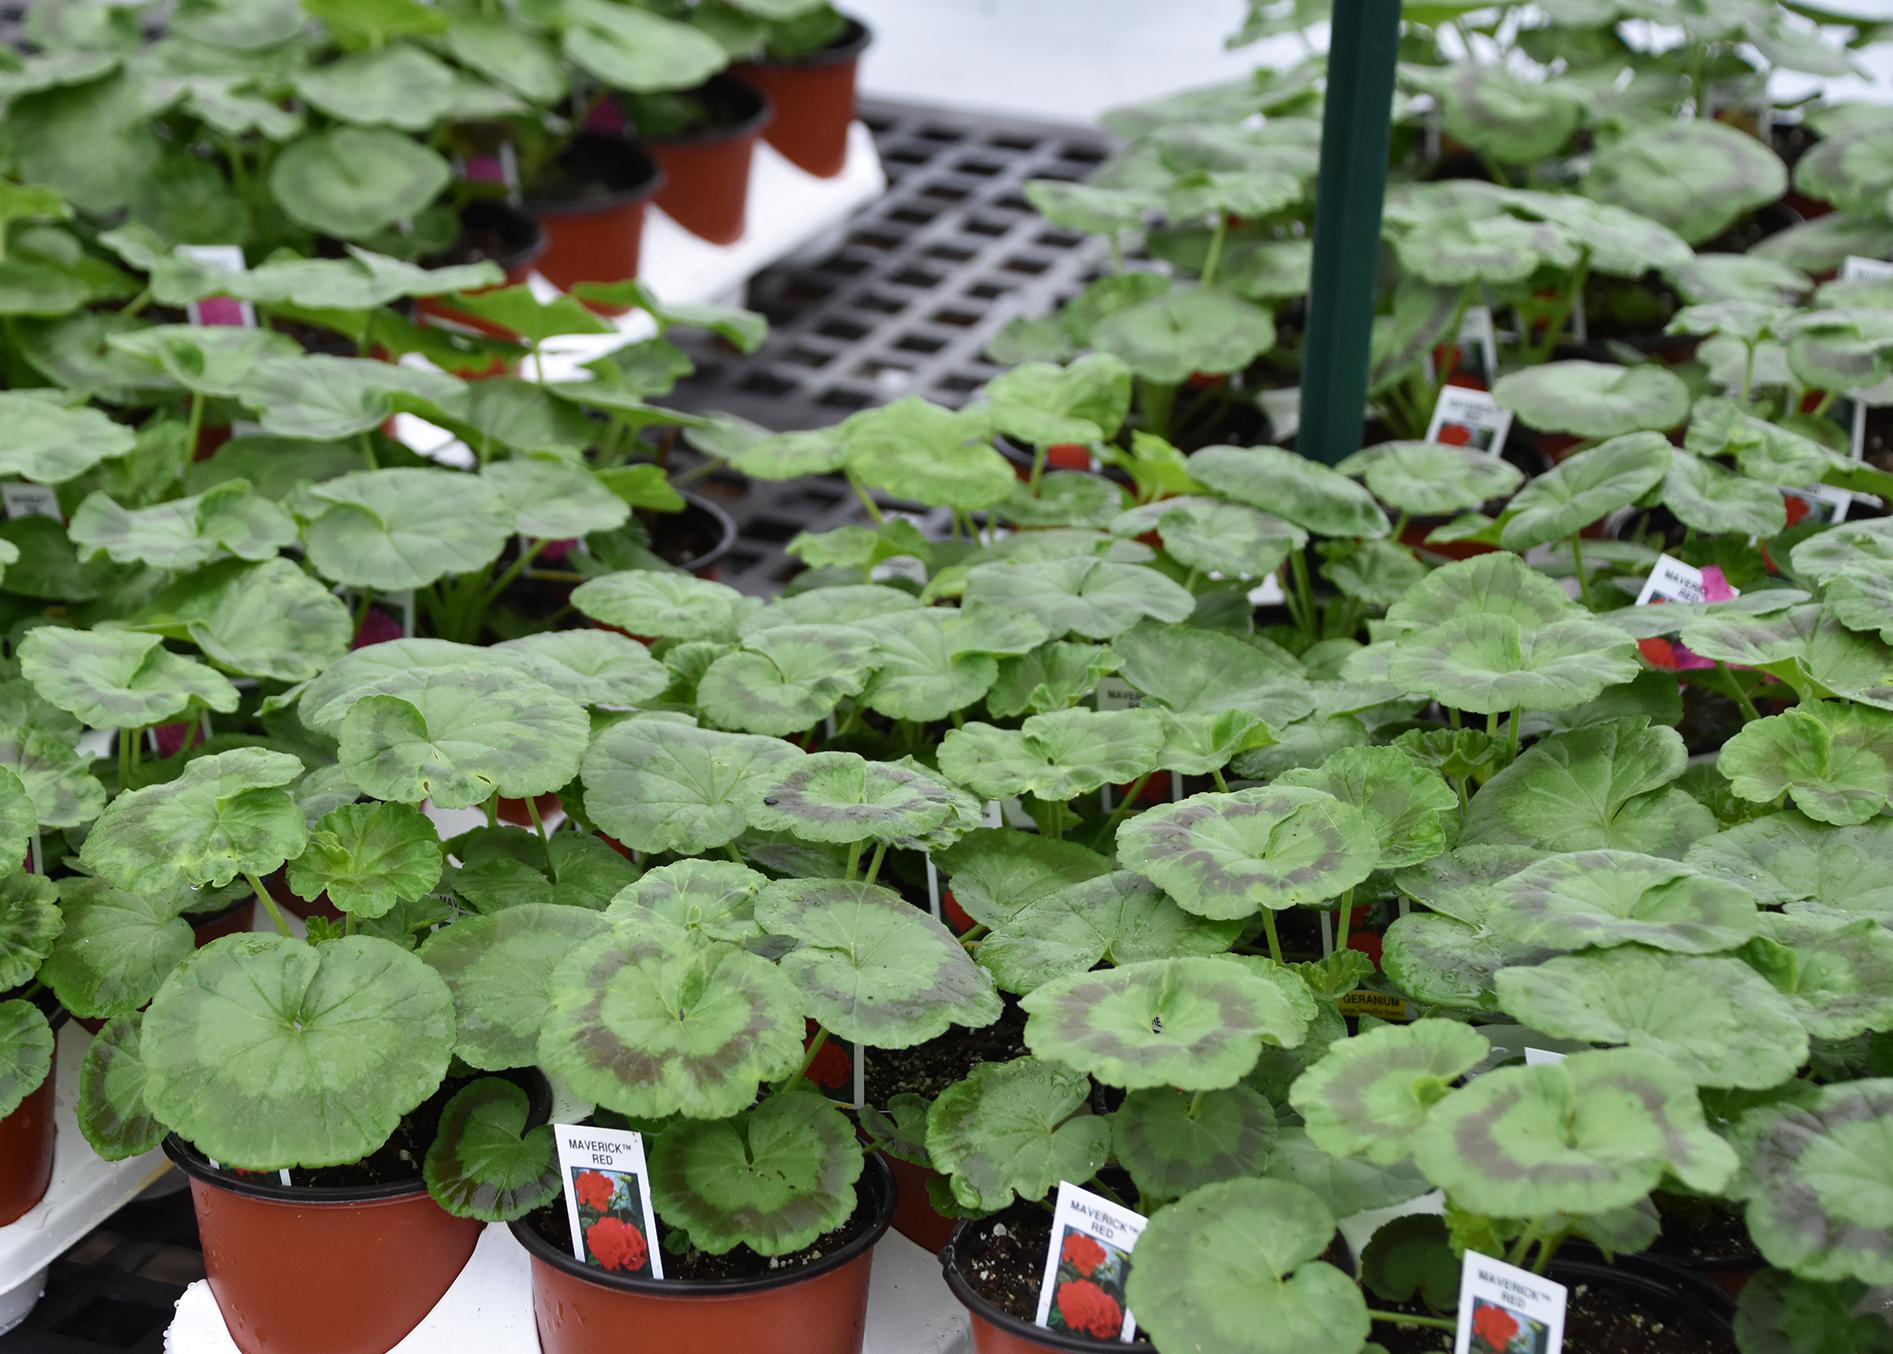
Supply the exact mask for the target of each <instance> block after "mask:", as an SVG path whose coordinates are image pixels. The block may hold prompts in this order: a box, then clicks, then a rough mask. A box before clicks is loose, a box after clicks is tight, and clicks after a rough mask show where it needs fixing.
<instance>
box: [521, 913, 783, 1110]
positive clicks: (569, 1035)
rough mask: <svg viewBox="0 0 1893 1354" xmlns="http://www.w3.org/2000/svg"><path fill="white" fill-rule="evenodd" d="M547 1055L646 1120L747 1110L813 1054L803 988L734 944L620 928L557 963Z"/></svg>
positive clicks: (559, 1072) (602, 1096) (606, 1099)
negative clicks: (806, 1039)
mask: <svg viewBox="0 0 1893 1354" xmlns="http://www.w3.org/2000/svg"><path fill="white" fill-rule="evenodd" d="M551 997H552V1003H551V1009H550V1010H549V1011H548V1012H547V1014H546V1018H545V1021H544V1023H543V1025H542V1026H541V1030H540V1035H539V1058H538V1061H539V1065H540V1066H541V1067H543V1068H544V1069H545V1070H546V1071H547V1072H548V1073H549V1074H551V1075H552V1076H554V1077H556V1078H558V1079H559V1080H560V1081H562V1082H564V1083H565V1084H566V1085H568V1086H569V1087H570V1088H571V1089H572V1091H573V1093H574V1094H576V1095H580V1096H583V1097H585V1098H586V1099H588V1100H591V1101H593V1102H594V1103H596V1104H599V1105H603V1106H604V1107H605V1108H607V1109H612V1110H616V1111H617V1112H618V1113H620V1114H624V1115H628V1116H630V1117H631V1118H634V1119H656V1118H662V1117H664V1116H665V1115H670V1114H683V1115H686V1116H688V1117H690V1118H693V1119H717V1118H723V1117H726V1116H728V1115H732V1114H737V1113H739V1112H741V1111H742V1110H743V1109H744V1108H745V1107H746V1106H748V1105H749V1104H750V1103H751V1102H752V1101H754V1100H755V1098H756V1089H757V1087H758V1085H759V1084H760V1083H762V1082H765V1081H775V1080H778V1079H780V1078H782V1077H785V1076H788V1075H789V1074H790V1073H792V1072H794V1071H795V1069H796V1068H797V1067H798V1066H799V1065H800V1064H801V1061H802V1028H803V1024H802V994H801V993H800V992H799V991H797V990H796V988H795V985H794V984H793V983H791V982H790V981H789V980H788V978H786V977H785V976H783V974H782V973H781V972H780V971H778V970H777V968H776V966H775V965H774V964H771V963H770V962H769V961H768V960H766V959H760V958H758V957H757V956H755V955H753V954H750V953H748V952H747V951H745V950H740V949H737V948H736V947H735V946H733V945H723V944H709V945H700V946H696V947H694V948H691V949H689V950H687V951H685V950H677V949H668V948H666V947H665V946H664V945H662V944H657V945H651V946H634V945H633V944H632V943H631V937H630V936H629V935H627V934H624V933H622V932H621V931H620V930H619V929H618V928H614V929H612V930H611V931H608V932H606V933H604V934H602V935H599V936H596V937H593V938H591V939H589V940H585V941H582V942H580V943H579V944H578V945H577V946H575V947H573V949H572V950H571V952H570V953H569V954H568V955H567V956H566V959H565V961H564V962H563V963H561V964H560V965H559V967H558V969H557V970H556V971H555V972H554V973H553V975H552V980H551Z"/></svg>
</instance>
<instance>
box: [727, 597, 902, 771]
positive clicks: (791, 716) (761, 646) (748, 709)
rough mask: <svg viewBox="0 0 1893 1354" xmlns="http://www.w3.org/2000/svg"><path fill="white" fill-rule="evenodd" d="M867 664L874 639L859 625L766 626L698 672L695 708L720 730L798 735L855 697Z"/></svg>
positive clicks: (867, 670) (870, 664)
mask: <svg viewBox="0 0 1893 1354" xmlns="http://www.w3.org/2000/svg"><path fill="white" fill-rule="evenodd" d="M811 595H819V594H811ZM873 666H874V636H873V635H872V634H871V633H870V632H869V631H867V630H864V629H862V628H860V627H859V626H854V625H794V624H790V625H778V626H771V627H769V628H767V629H763V630H759V631H756V632H753V633H751V634H750V635H748V636H747V637H746V638H745V639H744V640H743V647H742V648H740V649H738V650H735V651H733V652H730V653H726V654H723V655H722V656H720V657H718V658H717V659H715V660H714V661H713V662H712V663H711V664H710V665H709V667H708V668H706V669H705V670H704V672H703V675H702V676H701V677H699V678H698V679H697V708H698V710H699V712H700V713H701V714H702V715H703V717H704V718H706V719H708V720H709V721H711V722H713V723H716V724H720V725H722V726H723V727H725V728H730V729H738V730H741V731H743V732H746V733H759V734H775V735H778V736H785V735H788V734H794V733H802V732H805V731H806V730H808V729H811V728H813V727H814V726H815V725H816V724H817V723H819V722H820V721H821V720H822V719H823V718H824V717H825V716H827V715H829V714H832V713H833V712H834V710H835V707H836V706H838V705H839V704H840V703H841V701H842V699H843V698H844V697H847V696H852V695H856V694H858V693H859V692H860V691H861V689H862V687H863V686H865V685H866V684H867V679H868V674H869V673H870V672H871V671H872V670H873Z"/></svg>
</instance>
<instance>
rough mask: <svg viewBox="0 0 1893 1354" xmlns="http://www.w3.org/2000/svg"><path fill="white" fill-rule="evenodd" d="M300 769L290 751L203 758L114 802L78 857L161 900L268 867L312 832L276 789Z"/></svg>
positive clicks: (88, 865) (130, 888) (240, 751)
mask: <svg viewBox="0 0 1893 1354" xmlns="http://www.w3.org/2000/svg"><path fill="white" fill-rule="evenodd" d="M301 774H302V763H301V762H300V761H298V760H297V759H296V758H294V757H291V756H289V755H288V754H287V753H282V752H269V751H266V750H265V749H263V748H239V749H237V750H236V751H234V752H220V753H217V754H216V755H214V756H210V757H199V758H197V759H196V760H195V761H191V762H187V763H186V764H185V766H184V770H183V772H182V774H180V775H179V776H178V778H177V779H176V780H173V781H168V782H166V783H165V784H162V785H152V786H149V787H147V788H145V789H143V790H132V791H129V792H127V793H124V794H121V795H119V797H118V798H117V799H114V800H113V801H112V802H111V804H109V805H108V806H107V807H106V810H105V812H104V813H102V814H100V815H99V820H98V822H97V823H95V824H94V825H93V827H92V831H91V832H90V833H89V834H88V835H87V836H86V839H85V845H84V846H83V847H82V848H81V849H80V852H79V859H80V861H81V862H83V863H84V865H85V867H86V868H87V869H89V870H92V871H94V872H96V873H97V874H99V875H101V876H103V877H104V878H106V879H109V880H110V881H111V882H112V883H114V884H116V885H117V886H118V887H119V888H121V889H124V890H126V891H127V892H131V893H142V894H148V895H151V896H153V897H160V898H161V897H165V896H167V895H170V894H172V893H173V892H174V890H176V889H177V888H178V887H180V886H188V885H200V886H201V885H204V884H209V885H211V886H212V887H215V888H222V887H223V886H224V885H226V884H228V883H229V882H230V881H231V880H232V879H235V878H236V877H237V876H238V875H239V874H255V875H265V874H269V873H270V872H271V871H273V870H275V869H276V868H277V867H278V866H279V865H281V864H282V863H283V862H284V861H285V860H290V859H293V858H294V857H295V856H297V855H299V854H301V852H302V848H303V843H304V842H305V841H306V840H307V839H308V828H307V827H306V826H305V824H304V822H303V817H302V810H301V809H299V808H297V807H296V801H295V800H293V799H291V798H290V797H289V795H288V793H287V792H286V791H284V790H282V789H279V788H277V787H279V786H283V785H287V784H289V783H290V782H291V781H293V780H295V779H296V777H298V776H300V775H301Z"/></svg>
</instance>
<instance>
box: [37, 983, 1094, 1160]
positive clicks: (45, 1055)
mask: <svg viewBox="0 0 1893 1354" xmlns="http://www.w3.org/2000/svg"><path fill="white" fill-rule="evenodd" d="M52 1070H53V1030H52V1026H50V1025H48V1024H47V1023H46V1017H45V1016H44V1015H42V1014H41V1013H40V1010H39V1008H38V1007H37V1006H35V1005H33V1003H32V1002H30V1001H24V1000H21V999H20V998H18V997H15V998H13V999H11V1000H9V1001H0V1114H11V1113H13V1111H14V1110H16V1109H18V1108H19V1107H20V1102H21V1101H22V1100H25V1099H26V1097H28V1096H29V1095H31V1094H33V1092H34V1091H37V1090H38V1089H39V1088H40V1085H41V1084H42V1083H43V1082H44V1081H45V1080H46V1077H47V1075H48V1074H49V1073H50V1072H51V1071H52ZM1094 1169H1095V1168H1094Z"/></svg>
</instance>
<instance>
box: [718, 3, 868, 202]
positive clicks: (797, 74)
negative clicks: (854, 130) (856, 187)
mask: <svg viewBox="0 0 1893 1354" xmlns="http://www.w3.org/2000/svg"><path fill="white" fill-rule="evenodd" d="M872 38H873V34H872V33H870V32H869V31H868V26H867V25H866V24H864V23H861V22H860V21H859V20H856V19H850V20H849V21H848V29H847V31H846V32H845V33H843V34H842V35H841V37H840V38H839V39H838V40H837V41H836V42H834V43H832V44H831V45H829V46H828V47H825V48H823V49H822V50H821V51H819V52H815V53H813V54H811V55H809V56H804V57H797V58H796V59H794V60H792V61H751V62H745V63H743V64H742V65H739V66H737V67H735V68H734V70H733V71H732V74H734V75H737V76H739V77H741V78H742V79H744V80H747V81H749V82H750V83H751V84H752V85H755V86H757V87H758V88H759V89H761V90H762V92H763V93H764V94H767V95H768V96H769V101H770V102H771V103H773V104H774V105H775V106H776V118H775V121H774V122H772V123H771V124H770V125H769V130H768V131H767V132H766V133H764V136H765V138H766V139H767V140H768V142H769V144H770V145H772V146H774V147H775V148H776V149H777V150H779V151H781V152H782V154H783V156H784V158H786V159H787V160H788V161H789V162H790V163H791V164H794V165H796V166H797V167H799V168H801V169H806V170H807V171H808V172H809V173H811V174H814V175H816V176H818V177H820V178H824V179H832V178H834V177H835V175H837V174H839V173H841V171H842V170H843V169H845V168H847V166H848V128H849V126H850V125H851V124H852V123H853V122H854V105H855V73H856V70H857V69H858V67H859V66H860V64H861V53H862V52H864V51H865V50H867V45H868V43H869V42H870V41H871V40H872Z"/></svg>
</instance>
